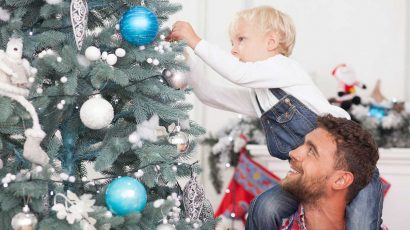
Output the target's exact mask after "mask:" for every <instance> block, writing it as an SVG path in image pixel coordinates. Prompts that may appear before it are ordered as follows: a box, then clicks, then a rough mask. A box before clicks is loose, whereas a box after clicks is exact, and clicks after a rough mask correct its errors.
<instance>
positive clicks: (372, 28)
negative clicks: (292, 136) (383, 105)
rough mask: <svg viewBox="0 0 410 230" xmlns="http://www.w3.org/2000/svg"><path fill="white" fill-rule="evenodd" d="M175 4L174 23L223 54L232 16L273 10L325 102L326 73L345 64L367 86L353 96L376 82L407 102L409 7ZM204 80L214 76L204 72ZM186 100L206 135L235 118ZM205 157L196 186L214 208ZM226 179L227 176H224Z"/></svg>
mask: <svg viewBox="0 0 410 230" xmlns="http://www.w3.org/2000/svg"><path fill="white" fill-rule="evenodd" d="M175 1H177V0H175ZM178 2H181V3H183V5H184V9H183V11H182V12H180V13H179V14H178V15H177V16H176V17H174V18H175V19H179V20H188V21H190V22H191V23H192V24H193V26H194V28H195V29H197V32H198V33H199V35H200V36H202V37H203V38H204V39H206V40H208V41H210V42H212V43H215V44H216V45H218V46H220V47H221V48H223V49H226V50H229V49H230V44H229V38H228V34H227V27H228V24H229V22H230V20H231V18H232V16H233V15H234V13H235V12H237V11H238V10H240V9H243V8H246V7H252V6H257V5H271V6H274V7H276V8H278V9H280V10H283V11H284V12H286V13H288V14H289V15H290V16H291V17H292V18H293V20H294V23H295V25H296V28H297V41H296V46H295V49H294V53H293V55H292V58H294V59H296V60H297V61H299V62H300V63H301V64H302V66H304V68H305V69H306V70H307V71H308V72H310V73H311V75H312V78H313V79H314V80H315V82H316V83H317V84H318V86H319V88H320V89H321V90H322V91H323V92H324V94H325V95H326V96H328V97H330V96H335V95H336V82H335V81H334V79H332V77H331V75H330V71H331V69H332V68H333V67H334V66H336V65H337V64H340V63H347V64H349V65H350V66H352V67H353V68H354V69H355V71H356V73H357V75H358V78H359V79H360V80H361V81H362V82H364V83H365V84H366V85H367V86H368V89H367V90H359V94H362V95H365V94H370V92H371V89H372V88H373V86H374V84H375V82H376V79H377V78H379V79H381V80H382V87H381V88H382V92H383V93H384V94H385V96H387V97H388V98H393V97H394V98H398V99H407V100H410V91H408V90H407V88H408V87H410V81H409V80H408V79H407V75H410V58H409V57H410V41H408V40H409V39H408V38H409V37H410V30H409V28H408V27H409V25H408V22H409V21H410V3H408V2H407V1H406V0H394V1H392V0H360V1H357V0H287V1H283V0H224V6H222V5H221V1H218V0H206V1H205V0H197V1H193V0H178ZM226 6H228V7H226ZM204 74H205V77H206V76H208V75H215V74H216V73H215V72H213V71H212V70H210V69H209V68H205V69H204ZM191 100H192V102H193V103H194V107H195V109H194V111H193V112H192V118H193V119H194V120H196V121H197V122H199V123H200V124H201V125H203V126H204V127H205V128H207V130H208V131H211V132H215V131H217V130H219V129H220V128H221V126H223V125H224V124H225V123H226V122H227V121H229V120H231V119H235V118H236V117H237V115H235V114H233V113H228V112H224V111H219V110H215V109H212V108H209V107H207V106H204V105H202V104H201V103H200V102H199V101H197V100H196V99H195V98H191ZM207 153H208V152H207V151H203V152H202V154H201V155H200V158H201V162H202V163H203V164H204V165H203V168H204V170H205V172H204V173H203V174H202V181H203V183H204V184H205V188H206V193H207V196H208V198H210V200H211V202H212V203H213V204H214V208H217V205H218V204H219V200H220V198H221V197H220V196H216V194H215V192H214V190H213V187H212V185H211V183H210V181H209V179H208V173H209V172H208V171H207V170H208V166H207V165H206V163H207ZM231 175H232V172H231V171H229V170H227V171H226V172H225V175H224V176H225V177H226V178H230V177H231ZM392 186H394V185H392Z"/></svg>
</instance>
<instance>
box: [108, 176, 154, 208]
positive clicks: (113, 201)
mask: <svg viewBox="0 0 410 230" xmlns="http://www.w3.org/2000/svg"><path fill="white" fill-rule="evenodd" d="M105 203H106V204H107V207H108V208H109V209H110V211H111V212H112V213H114V214H116V215H118V216H126V215H128V214H130V213H133V212H142V210H144V208H145V206H146V204H147V191H146V190H145V187H144V185H142V184H141V183H140V182H139V181H138V180H136V179H134V178H132V177H128V176H126V177H120V178H117V179H115V180H113V181H112V182H111V183H110V184H109V185H108V188H107V190H106V191H105Z"/></svg>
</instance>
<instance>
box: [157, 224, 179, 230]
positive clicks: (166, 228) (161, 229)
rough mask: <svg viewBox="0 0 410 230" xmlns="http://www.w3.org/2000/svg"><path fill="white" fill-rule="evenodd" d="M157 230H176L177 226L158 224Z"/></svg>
mask: <svg viewBox="0 0 410 230" xmlns="http://www.w3.org/2000/svg"><path fill="white" fill-rule="evenodd" d="M157 230H175V227H174V226H173V225H170V224H160V225H158V226H157Z"/></svg>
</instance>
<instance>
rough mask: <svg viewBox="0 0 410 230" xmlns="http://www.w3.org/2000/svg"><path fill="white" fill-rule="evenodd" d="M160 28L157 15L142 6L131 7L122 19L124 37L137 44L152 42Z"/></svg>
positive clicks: (121, 25) (121, 28) (121, 27)
mask: <svg viewBox="0 0 410 230" xmlns="http://www.w3.org/2000/svg"><path fill="white" fill-rule="evenodd" d="M158 28H159V26H158V19H157V16H156V15H155V14H154V13H153V12H152V11H150V10H149V9H147V8H145V7H142V6H136V7H133V8H131V9H130V10H128V11H126V12H125V13H124V14H123V15H122V17H121V19H120V31H121V35H122V37H123V38H124V39H125V40H126V41H127V42H129V43H131V44H133V45H137V46H139V45H146V44H150V43H151V42H152V41H153V40H154V39H155V37H156V36H157V33H158Z"/></svg>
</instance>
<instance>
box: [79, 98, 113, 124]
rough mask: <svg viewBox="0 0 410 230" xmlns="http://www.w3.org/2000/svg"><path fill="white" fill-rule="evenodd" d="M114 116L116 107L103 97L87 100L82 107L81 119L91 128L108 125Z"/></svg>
mask: <svg viewBox="0 0 410 230" xmlns="http://www.w3.org/2000/svg"><path fill="white" fill-rule="evenodd" d="M113 118H114V108H113V107H112V105H111V104H110V103H109V102H108V101H106V100H105V99H103V98H101V97H93V98H91V99H89V100H87V101H86V102H85V103H84V104H83V105H82V106H81V109H80V119H81V121H82V122H83V124H84V125H85V126H86V127H87V128H90V129H102V128H105V127H107V126H108V125H109V124H110V123H111V121H112V119H113Z"/></svg>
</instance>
